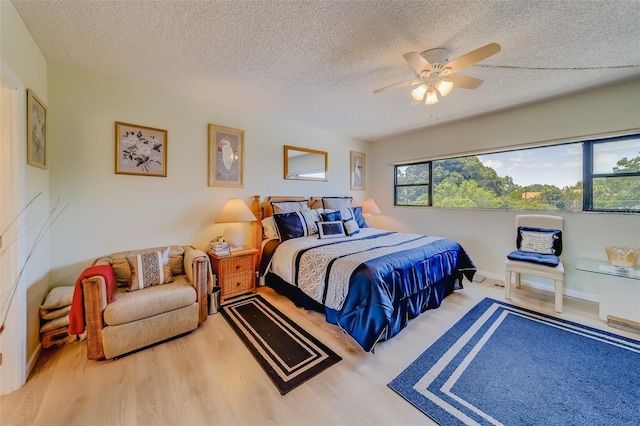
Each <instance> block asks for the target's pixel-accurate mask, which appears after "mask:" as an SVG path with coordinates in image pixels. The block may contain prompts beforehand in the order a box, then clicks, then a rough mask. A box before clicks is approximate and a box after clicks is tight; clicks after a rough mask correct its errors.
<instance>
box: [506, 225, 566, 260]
mask: <svg viewBox="0 0 640 426" xmlns="http://www.w3.org/2000/svg"><path fill="white" fill-rule="evenodd" d="M516 245H517V246H518V250H519V251H524V252H528V253H539V254H554V255H556V256H559V255H560V254H562V231H560V230H558V229H547V228H534V227H529V226H520V227H518V237H517V239H516Z"/></svg>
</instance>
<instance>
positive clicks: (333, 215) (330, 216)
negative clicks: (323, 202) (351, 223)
mask: <svg viewBox="0 0 640 426" xmlns="http://www.w3.org/2000/svg"><path fill="white" fill-rule="evenodd" d="M320 216H322V220H323V221H325V222H335V221H337V220H342V213H340V212H339V211H330V212H328V211H325V212H324V213H322V214H321V215H320Z"/></svg>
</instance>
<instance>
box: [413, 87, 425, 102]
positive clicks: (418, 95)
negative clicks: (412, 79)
mask: <svg viewBox="0 0 640 426" xmlns="http://www.w3.org/2000/svg"><path fill="white" fill-rule="evenodd" d="M426 92H427V85H426V84H421V85H420V86H418V87H416V88H415V89H413V90H412V91H411V96H412V97H413V99H415V100H416V101H421V100H422V99H423V98H424V94H425V93H426Z"/></svg>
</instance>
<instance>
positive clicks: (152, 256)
mask: <svg viewBox="0 0 640 426" xmlns="http://www.w3.org/2000/svg"><path fill="white" fill-rule="evenodd" d="M169 251H170V248H169V247H167V248H166V250H163V251H162V252H160V251H153V252H149V253H141V254H137V255H129V256H127V262H129V268H131V278H130V280H129V287H128V288H127V291H135V290H141V289H143V288H145V287H151V286H152V285H158V284H166V283H170V282H172V281H173V275H172V274H171V268H170V267H169Z"/></svg>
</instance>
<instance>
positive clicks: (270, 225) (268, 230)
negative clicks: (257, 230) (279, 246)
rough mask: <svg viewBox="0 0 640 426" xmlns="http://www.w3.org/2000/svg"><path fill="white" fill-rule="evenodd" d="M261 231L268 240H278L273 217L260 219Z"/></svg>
mask: <svg viewBox="0 0 640 426" xmlns="http://www.w3.org/2000/svg"><path fill="white" fill-rule="evenodd" d="M262 230H263V231H264V236H265V237H266V238H268V239H270V240H272V239H276V240H277V239H278V238H280V236H279V235H278V229H277V228H276V221H275V220H273V216H269V217H265V218H264V219H262Z"/></svg>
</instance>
